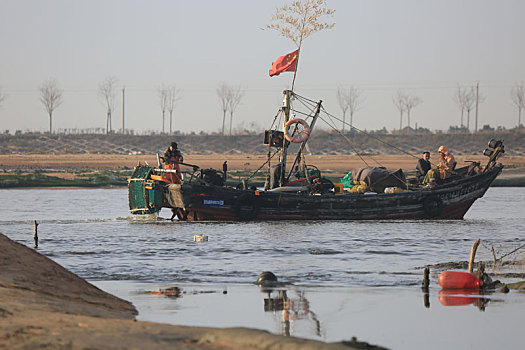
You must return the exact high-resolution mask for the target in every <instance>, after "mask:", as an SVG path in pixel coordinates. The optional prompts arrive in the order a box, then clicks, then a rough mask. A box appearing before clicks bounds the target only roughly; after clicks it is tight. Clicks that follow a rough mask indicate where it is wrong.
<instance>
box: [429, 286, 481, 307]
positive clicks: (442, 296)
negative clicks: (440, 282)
mask: <svg viewBox="0 0 525 350" xmlns="http://www.w3.org/2000/svg"><path fill="white" fill-rule="evenodd" d="M479 299H480V298H479V290H476V289H442V290H440V291H439V302H440V303H441V305H443V306H464V305H469V304H473V303H475V302H476V301H478V300H479Z"/></svg>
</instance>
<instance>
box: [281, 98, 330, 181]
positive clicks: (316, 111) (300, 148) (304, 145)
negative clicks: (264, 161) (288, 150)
mask: <svg viewBox="0 0 525 350" xmlns="http://www.w3.org/2000/svg"><path fill="white" fill-rule="evenodd" d="M322 103H323V101H322V100H319V102H318V103H317V106H316V108H315V113H314V116H313V118H312V122H311V123H310V134H311V133H312V131H313V130H314V126H315V123H316V122H317V119H318V118H319V112H320V111H321V104H322ZM307 142H308V139H306V140H304V141H303V142H302V143H301V146H300V147H299V151H297V155H296V156H295V160H294V162H293V164H292V167H291V168H290V172H289V173H288V176H287V177H286V180H287V181H288V179H290V176H291V175H292V172H293V168H294V167H295V165H296V164H297V163H298V162H299V161H300V159H301V154H302V152H303V150H304V148H305V147H306V143H307ZM305 173H306V172H305ZM306 178H307V179H309V178H308V174H306Z"/></svg>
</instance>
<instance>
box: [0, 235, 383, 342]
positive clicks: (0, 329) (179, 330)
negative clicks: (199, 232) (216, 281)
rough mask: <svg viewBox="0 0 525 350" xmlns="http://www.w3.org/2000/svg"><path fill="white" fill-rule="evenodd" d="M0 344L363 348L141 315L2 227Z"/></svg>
mask: <svg viewBox="0 0 525 350" xmlns="http://www.w3.org/2000/svg"><path fill="white" fill-rule="evenodd" d="M0 300H1V301H2V302H1V304H0V348H6V349H86V348H91V349H131V348H132V349H277V348H278V349H284V350H286V349H358V348H360V349H364V348H374V347H368V346H367V345H366V344H361V343H356V342H348V343H346V342H340V343H330V344H327V343H322V342H319V341H315V340H306V339H300V338H293V337H284V336H279V335H273V334H270V333H268V332H265V331H259V330H254V329H248V328H225V329H219V328H205V327H184V326H173V325H167V324H160V323H153V322H143V321H135V320H134V317H135V315H136V314H137V311H136V309H135V307H134V306H133V305H132V304H130V303H129V302H127V301H125V300H122V299H119V298H117V297H115V296H112V295H110V294H108V293H106V292H103V291H101V290H100V289H98V288H96V287H95V286H93V285H91V284H89V283H88V282H86V281H85V280H83V279H82V278H80V277H78V276H76V275H74V274H73V273H71V272H69V271H68V270H66V269H65V268H63V267H61V266H60V265H58V264H56V263H55V262H53V261H51V260H50V259H48V258H46V257H45V256H43V255H41V254H39V253H37V252H36V251H34V250H33V249H30V248H27V247H25V246H23V245H21V244H19V243H16V242H13V241H12V240H10V239H9V238H7V237H5V236H4V235H2V234H0Z"/></svg>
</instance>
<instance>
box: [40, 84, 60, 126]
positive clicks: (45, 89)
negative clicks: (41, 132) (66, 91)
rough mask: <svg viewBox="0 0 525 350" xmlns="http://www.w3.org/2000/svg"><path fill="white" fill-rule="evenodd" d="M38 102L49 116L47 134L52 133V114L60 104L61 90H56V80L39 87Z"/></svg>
mask: <svg viewBox="0 0 525 350" xmlns="http://www.w3.org/2000/svg"><path fill="white" fill-rule="evenodd" d="M38 90H39V91H40V101H41V102H42V104H43V105H44V108H45V109H46V111H47V114H48V115H49V134H52V133H53V112H54V111H55V109H56V108H57V107H58V106H60V104H61V103H62V90H60V89H59V88H58V83H57V81H56V79H54V78H50V79H49V80H46V81H44V82H43V83H42V85H40V87H39V88H38Z"/></svg>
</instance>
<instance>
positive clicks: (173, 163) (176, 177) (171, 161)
mask: <svg viewBox="0 0 525 350" xmlns="http://www.w3.org/2000/svg"><path fill="white" fill-rule="evenodd" d="M163 160H164V163H165V164H166V165H165V167H164V168H165V169H171V170H176V171H175V172H170V173H167V174H166V176H165V177H166V179H167V180H168V181H169V182H171V183H174V184H181V183H182V175H181V172H180V167H179V163H182V162H183V160H184V158H183V157H182V153H181V152H180V151H179V149H178V148H177V142H172V143H171V145H170V146H169V147H168V149H167V150H166V152H164V157H163Z"/></svg>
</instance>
